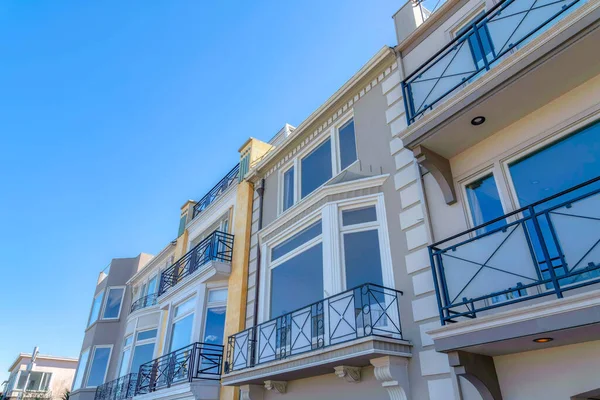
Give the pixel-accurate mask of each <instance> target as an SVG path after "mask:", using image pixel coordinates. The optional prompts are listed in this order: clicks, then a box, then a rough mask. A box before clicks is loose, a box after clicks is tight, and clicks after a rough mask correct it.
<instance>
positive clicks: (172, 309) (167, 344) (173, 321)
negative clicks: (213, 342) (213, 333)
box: [155, 292, 200, 355]
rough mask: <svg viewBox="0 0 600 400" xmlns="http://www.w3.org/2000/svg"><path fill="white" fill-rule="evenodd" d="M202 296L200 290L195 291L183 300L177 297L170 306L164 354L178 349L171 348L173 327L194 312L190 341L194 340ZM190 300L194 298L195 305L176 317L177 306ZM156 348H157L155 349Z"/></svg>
mask: <svg viewBox="0 0 600 400" xmlns="http://www.w3.org/2000/svg"><path fill="white" fill-rule="evenodd" d="M199 297H200V296H198V292H193V293H192V294H190V295H188V296H185V297H183V298H182V299H181V300H180V299H177V301H176V302H175V301H174V302H173V303H172V304H171V306H170V307H169V314H170V315H169V316H168V321H169V324H168V329H167V335H165V342H164V344H163V346H162V347H163V355H164V354H168V353H170V352H172V351H174V350H177V349H172V348H171V338H172V337H173V327H174V326H175V324H176V323H177V322H179V321H181V320H182V319H184V318H185V317H187V316H188V315H190V314H192V315H193V316H192V331H191V332H190V343H193V342H194V337H196V324H197V323H198V298H199ZM188 300H192V302H193V303H194V306H193V307H192V308H191V309H190V310H188V311H187V312H186V313H185V314H182V315H178V316H177V317H175V312H176V310H177V307H179V306H181V305H182V304H183V303H185V302H187V301H188ZM155 350H156V349H155Z"/></svg>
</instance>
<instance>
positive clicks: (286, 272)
mask: <svg viewBox="0 0 600 400" xmlns="http://www.w3.org/2000/svg"><path fill="white" fill-rule="evenodd" d="M322 298H323V244H322V243H319V244H317V245H316V246H313V247H311V248H310V249H308V250H306V251H304V252H302V253H300V254H298V255H297V256H295V257H293V258H292V259H290V260H288V261H285V262H284V263H282V264H281V265H279V266H277V267H275V268H273V269H272V271H271V318H275V317H278V316H280V315H282V314H285V313H288V312H290V311H294V310H296V309H298V308H301V307H304V306H307V305H309V304H311V303H314V302H316V301H318V300H321V299H322Z"/></svg>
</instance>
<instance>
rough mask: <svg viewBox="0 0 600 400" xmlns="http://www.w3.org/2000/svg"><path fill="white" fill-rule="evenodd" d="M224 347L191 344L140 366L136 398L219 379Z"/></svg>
mask: <svg viewBox="0 0 600 400" xmlns="http://www.w3.org/2000/svg"><path fill="white" fill-rule="evenodd" d="M222 362H223V346H221V345H217V344H209V343H192V344H190V345H188V346H186V347H184V348H181V349H179V350H176V351H173V352H172V353H169V354H165V355H164V356H162V357H159V358H157V359H154V360H152V361H149V362H147V363H145V364H142V365H141V366H140V370H139V375H138V381H137V387H136V392H135V394H136V395H138V394H146V393H150V392H154V391H156V390H159V389H162V388H166V387H171V386H172V385H173V384H177V383H182V382H192V381H193V380H198V379H204V380H216V381H218V380H219V379H221V365H222Z"/></svg>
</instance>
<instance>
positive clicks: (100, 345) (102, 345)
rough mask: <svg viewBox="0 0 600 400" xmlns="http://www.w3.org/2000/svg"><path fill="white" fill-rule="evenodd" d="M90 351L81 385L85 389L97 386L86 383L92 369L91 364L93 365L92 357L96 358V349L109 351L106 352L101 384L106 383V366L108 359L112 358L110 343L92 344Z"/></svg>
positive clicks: (108, 363)
mask: <svg viewBox="0 0 600 400" xmlns="http://www.w3.org/2000/svg"><path fill="white" fill-rule="evenodd" d="M92 349H93V350H92V351H91V353H90V355H91V357H89V358H88V365H87V368H86V369H87V371H86V374H85V379H84V384H83V385H82V387H83V388H86V389H90V388H95V387H97V386H89V385H88V381H89V379H90V376H89V375H90V372H91V369H92V366H93V365H94V359H95V358H96V350H97V349H110V352H109V353H108V360H106V367H105V368H104V377H103V378H102V383H101V385H103V384H104V383H106V376H107V374H108V367H109V365H110V359H111V358H112V353H113V345H112V344H98V345H95V346H92Z"/></svg>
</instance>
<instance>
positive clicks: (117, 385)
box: [94, 374, 138, 400]
mask: <svg viewBox="0 0 600 400" xmlns="http://www.w3.org/2000/svg"><path fill="white" fill-rule="evenodd" d="M137 378H138V374H127V375H123V376H121V377H120V378H117V379H115V380H112V381H110V382H106V383H105V384H103V385H100V386H98V387H97V388H96V395H95V397H94V400H125V399H130V398H132V397H133V396H134V395H135V387H136V384H137Z"/></svg>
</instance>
